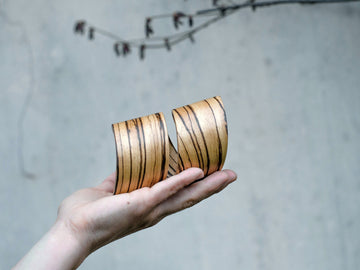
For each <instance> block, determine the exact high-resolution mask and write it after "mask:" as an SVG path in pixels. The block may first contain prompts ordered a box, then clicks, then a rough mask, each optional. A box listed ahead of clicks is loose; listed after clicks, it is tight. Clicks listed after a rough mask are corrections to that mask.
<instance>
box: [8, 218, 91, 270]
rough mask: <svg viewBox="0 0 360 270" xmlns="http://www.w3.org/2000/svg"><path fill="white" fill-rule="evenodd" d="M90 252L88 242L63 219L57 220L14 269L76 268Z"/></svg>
mask: <svg viewBox="0 0 360 270" xmlns="http://www.w3.org/2000/svg"><path fill="white" fill-rule="evenodd" d="M89 254H90V252H89V248H88V247H87V245H86V243H83V242H81V240H80V238H79V237H77V236H76V234H75V233H74V232H73V231H72V230H71V229H70V228H69V226H67V224H66V223H65V222H63V221H56V223H55V224H54V225H53V226H52V227H51V229H50V230H49V231H48V232H47V233H46V234H45V235H44V237H43V238H41V239H40V240H39V242H37V243H36V245H35V246H34V247H33V248H32V249H31V250H30V251H29V253H28V254H26V255H25V257H24V258H23V259H22V260H21V261H20V262H19V263H18V264H17V265H16V266H15V267H14V269H39V270H41V269H53V270H57V269H59V270H60V269H76V268H77V267H78V266H79V265H80V264H81V263H82V262H83V261H84V259H85V258H86V257H87V256H88V255H89Z"/></svg>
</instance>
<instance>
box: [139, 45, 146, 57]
mask: <svg viewBox="0 0 360 270" xmlns="http://www.w3.org/2000/svg"><path fill="white" fill-rule="evenodd" d="M145 48H146V46H145V45H144V44H143V45H141V46H140V49H139V56H140V60H144V58H145Z"/></svg>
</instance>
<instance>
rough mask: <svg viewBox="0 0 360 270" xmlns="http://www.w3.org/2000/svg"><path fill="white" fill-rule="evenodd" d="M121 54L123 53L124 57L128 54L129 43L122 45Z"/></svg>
mask: <svg viewBox="0 0 360 270" xmlns="http://www.w3.org/2000/svg"><path fill="white" fill-rule="evenodd" d="M122 53H123V55H124V56H126V55H127V54H129V53H130V45H129V43H123V47H122Z"/></svg>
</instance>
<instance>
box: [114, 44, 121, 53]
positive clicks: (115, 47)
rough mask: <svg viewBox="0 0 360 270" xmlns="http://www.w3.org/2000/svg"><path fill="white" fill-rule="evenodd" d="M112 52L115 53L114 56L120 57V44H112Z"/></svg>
mask: <svg viewBox="0 0 360 270" xmlns="http://www.w3.org/2000/svg"><path fill="white" fill-rule="evenodd" d="M114 51H115V54H116V56H120V54H121V52H120V44H119V43H118V42H116V43H115V44H114Z"/></svg>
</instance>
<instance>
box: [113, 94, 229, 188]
mask: <svg viewBox="0 0 360 270" xmlns="http://www.w3.org/2000/svg"><path fill="white" fill-rule="evenodd" d="M172 116H173V119H174V121H175V125H176V132H177V145H178V151H177V150H176V149H175V147H174V146H173V144H172V142H171V140H170V138H169V136H168V132H167V127H166V123H165V118H164V115H163V113H155V114H151V115H148V116H144V117H139V118H135V119H132V120H128V121H125V122H120V123H116V124H113V125H112V127H113V131H114V136H115V143H116V156H117V170H116V175H117V178H116V184H115V191H114V194H119V193H125V192H131V191H133V190H135V189H138V188H142V187H151V186H152V185H154V184H156V183H157V182H159V181H161V180H163V179H165V178H166V177H169V176H172V175H175V174H177V173H179V172H181V171H183V170H185V169H188V168H190V167H198V168H201V169H202V170H203V171H204V174H205V176H207V175H210V174H212V173H213V172H215V171H217V170H221V169H222V167H223V165H224V162H225V158H226V152H227V141H228V130H227V121H226V114H225V110H224V105H223V103H222V100H221V98H220V97H219V96H216V97H213V98H209V99H205V100H203V101H199V102H196V103H193V104H190V105H186V106H183V107H180V108H177V109H174V110H172Z"/></svg>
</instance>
